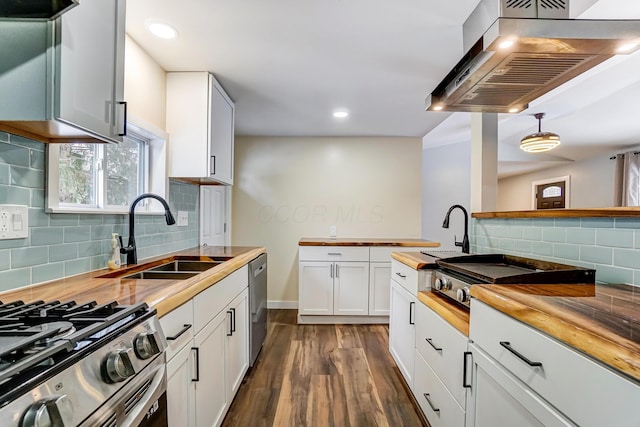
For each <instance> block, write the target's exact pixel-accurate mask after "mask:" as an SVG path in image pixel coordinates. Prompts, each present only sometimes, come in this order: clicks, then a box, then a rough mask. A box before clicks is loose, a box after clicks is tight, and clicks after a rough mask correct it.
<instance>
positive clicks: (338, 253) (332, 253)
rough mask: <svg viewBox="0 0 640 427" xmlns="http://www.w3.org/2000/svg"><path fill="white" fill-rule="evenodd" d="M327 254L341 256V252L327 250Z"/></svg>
mask: <svg viewBox="0 0 640 427" xmlns="http://www.w3.org/2000/svg"><path fill="white" fill-rule="evenodd" d="M327 255H333V256H342V253H340V252H327Z"/></svg>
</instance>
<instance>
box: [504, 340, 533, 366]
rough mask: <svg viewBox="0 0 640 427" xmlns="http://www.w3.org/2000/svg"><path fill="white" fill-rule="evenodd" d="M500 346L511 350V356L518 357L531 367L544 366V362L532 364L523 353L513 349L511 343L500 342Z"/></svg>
mask: <svg viewBox="0 0 640 427" xmlns="http://www.w3.org/2000/svg"><path fill="white" fill-rule="evenodd" d="M500 345H501V346H503V347H504V348H506V349H507V350H509V352H510V353H511V354H513V355H514V356H516V357H517V358H518V359H520V360H522V361H523V362H524V363H526V364H527V365H529V366H531V367H540V366H542V362H532V361H531V360H529V359H527V358H526V357H525V356H524V355H523V354H522V353H520V352H518V351H516V350H515V349H514V348H513V347H511V343H510V342H509V341H500Z"/></svg>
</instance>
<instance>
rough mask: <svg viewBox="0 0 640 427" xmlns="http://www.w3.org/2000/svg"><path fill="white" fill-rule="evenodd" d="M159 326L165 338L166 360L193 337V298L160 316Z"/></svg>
mask: <svg viewBox="0 0 640 427" xmlns="http://www.w3.org/2000/svg"><path fill="white" fill-rule="evenodd" d="M160 326H161V327H162V332H163V333H164V336H165V338H167V353H166V356H167V362H168V361H169V360H171V359H172V358H173V356H175V355H176V353H178V352H179V351H180V349H182V348H183V347H184V346H186V345H187V344H190V343H191V339H192V338H193V300H190V301H187V302H186V303H184V304H182V305H181V306H180V307H178V308H176V309H175V310H173V311H170V312H169V313H167V314H166V315H165V316H162V317H161V318H160Z"/></svg>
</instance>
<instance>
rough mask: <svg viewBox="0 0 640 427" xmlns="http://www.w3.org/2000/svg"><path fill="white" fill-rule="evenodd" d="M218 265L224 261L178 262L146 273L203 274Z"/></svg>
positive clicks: (163, 265) (151, 269)
mask: <svg viewBox="0 0 640 427" xmlns="http://www.w3.org/2000/svg"><path fill="white" fill-rule="evenodd" d="M218 264H222V261H187V260H176V261H171V262H168V263H166V264H162V265H159V266H157V267H153V268H150V269H148V270H145V271H178V272H183V271H187V272H198V273H200V272H203V271H206V270H208V269H210V268H213V267H215V266H216V265H218Z"/></svg>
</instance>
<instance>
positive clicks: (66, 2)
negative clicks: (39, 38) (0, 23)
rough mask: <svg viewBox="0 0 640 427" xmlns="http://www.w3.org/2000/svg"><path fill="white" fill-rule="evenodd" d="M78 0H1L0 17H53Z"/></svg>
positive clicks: (47, 18)
mask: <svg viewBox="0 0 640 427" xmlns="http://www.w3.org/2000/svg"><path fill="white" fill-rule="evenodd" d="M78 1H79V0H1V1H0V19H29V20H49V19H55V18H57V17H58V16H60V15H62V14H63V13H65V12H66V11H68V10H69V9H71V8H72V7H75V6H77V5H78ZM87 1H99V0H87Z"/></svg>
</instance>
